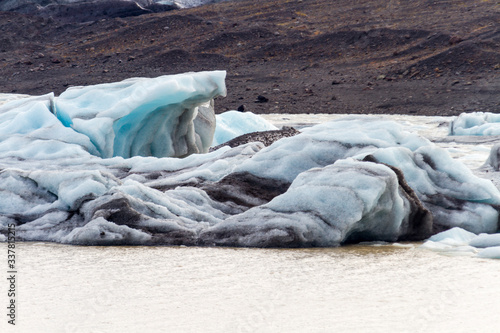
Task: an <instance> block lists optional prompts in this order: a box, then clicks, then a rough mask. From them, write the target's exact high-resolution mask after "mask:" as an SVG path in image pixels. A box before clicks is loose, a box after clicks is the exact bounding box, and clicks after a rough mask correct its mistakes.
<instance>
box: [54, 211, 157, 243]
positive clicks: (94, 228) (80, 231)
mask: <svg viewBox="0 0 500 333" xmlns="http://www.w3.org/2000/svg"><path fill="white" fill-rule="evenodd" d="M150 239H151V235H149V234H147V233H145V232H142V231H139V230H136V229H132V228H130V227H128V226H126V225H116V224H115V223H112V222H109V221H106V220H105V219H104V218H102V217H100V218H97V219H95V220H92V221H90V222H89V223H87V224H86V225H85V226H83V227H79V228H76V229H74V230H73V231H72V232H71V233H69V234H68V235H67V236H65V237H63V238H62V242H63V243H69V244H79V245H126V244H130V245H139V244H145V243H146V242H147V241H148V240H150Z"/></svg>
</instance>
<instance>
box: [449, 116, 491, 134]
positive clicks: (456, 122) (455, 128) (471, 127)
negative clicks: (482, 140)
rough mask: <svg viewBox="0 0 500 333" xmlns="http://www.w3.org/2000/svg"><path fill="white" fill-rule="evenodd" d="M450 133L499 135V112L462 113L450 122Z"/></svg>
mask: <svg viewBox="0 0 500 333" xmlns="http://www.w3.org/2000/svg"><path fill="white" fill-rule="evenodd" d="M449 134H450V135H479V136H482V135H500V114H497V113H490V112H471V113H462V114H460V115H459V116H458V117H456V118H455V119H453V121H452V122H451V123H450V130H449Z"/></svg>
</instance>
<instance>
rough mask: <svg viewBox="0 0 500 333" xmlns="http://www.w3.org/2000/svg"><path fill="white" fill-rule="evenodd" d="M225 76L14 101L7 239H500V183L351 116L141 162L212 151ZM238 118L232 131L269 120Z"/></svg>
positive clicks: (3, 131)
mask: <svg viewBox="0 0 500 333" xmlns="http://www.w3.org/2000/svg"><path fill="white" fill-rule="evenodd" d="M151 80H153V81H151ZM223 80H224V74H223V72H205V73H198V74H193V73H191V74H185V75H178V76H174V77H168V78H166V77H162V78H161V79H156V81H155V79H149V80H145V79H134V80H127V81H123V82H120V83H115V84H107V85H100V86H97V87H96V86H94V87H79V88H72V89H69V90H68V91H67V92H66V93H64V94H63V95H61V96H60V97H54V96H53V95H52V94H48V95H44V96H39V97H30V98H25V99H15V98H13V99H12V98H11V101H10V102H7V103H6V104H4V105H3V106H0V236H2V237H0V240H1V239H5V237H4V235H5V234H6V230H7V227H6V226H7V225H8V224H9V223H15V224H16V225H17V227H16V232H17V236H18V237H19V240H27V241H51V242H60V243H68V244H83V245H118V244H134V245H136V244H162V245H178V244H184V245H225V246H257V247H267V246H273V247H286V246H288V247H296V246H338V245H342V244H345V243H350V242H359V241H377V240H378V241H380V240H384V241H396V240H422V239H425V238H428V237H429V236H430V235H431V234H433V233H437V232H439V231H442V230H445V229H450V228H453V227H456V226H459V227H462V228H464V229H466V230H468V231H469V232H473V233H474V234H480V233H494V232H497V231H498V211H497V207H498V205H499V204H500V192H499V191H498V190H497V189H496V188H495V187H494V186H493V185H492V183H491V182H489V181H487V180H484V179H480V178H478V177H476V176H475V175H473V174H472V173H471V172H470V170H469V169H467V168H466V167H465V166H464V165H462V164H461V163H460V162H458V161H457V160H453V159H452V158H451V157H450V156H449V154H448V153H447V152H446V150H444V149H441V148H438V147H437V146H436V145H435V144H433V143H432V142H430V141H429V140H427V139H425V138H422V137H420V136H418V135H416V134H413V133H409V132H407V131H405V130H404V129H403V127H402V126H400V125H399V124H397V123H395V122H391V121H384V120H377V119H374V118H370V119H366V118H360V117H348V118H344V119H340V120H337V121H332V122H328V123H323V124H320V125H316V126H312V127H309V128H305V129H303V130H301V131H302V133H300V134H298V135H296V136H293V137H288V138H283V139H281V140H279V141H276V142H275V143H273V144H272V145H270V146H269V147H265V146H264V145H263V144H262V143H260V142H251V143H247V144H243V145H240V146H237V147H234V148H230V147H222V148H220V149H217V150H215V151H213V152H210V153H205V154H191V155H189V156H186V157H184V158H177V157H162V155H163V154H159V155H160V156H159V157H155V156H130V154H139V155H140V154H142V153H143V152H146V151H151V150H154V151H156V148H154V149H153V148H144V147H146V146H147V145H148V144H150V146H151V147H153V146H154V145H155V144H153V142H154V140H155V139H158V141H157V143H156V144H159V143H160V142H165V141H167V142H171V143H172V144H171V146H176V145H177V146H182V145H184V146H182V147H186V146H187V145H188V144H187V143H185V142H186V141H189V142H190V143H189V144H191V143H196V147H197V149H198V151H199V152H203V151H206V149H208V146H209V145H210V143H212V137H213V136H214V133H213V130H214V128H213V127H211V126H209V125H207V124H213V121H214V114H213V110H212V109H210V108H203V105H206V104H204V103H207V102H209V101H210V100H211V99H212V98H213V97H214V96H215V95H217V94H223V93H224V85H223V83H224V82H223ZM147 82H149V85H148V84H147ZM151 82H155V83H154V84H151ZM168 87H169V88H168ZM172 87H174V88H175V89H174V88H172ZM167 88H168V89H167ZM127 89H130V90H127ZM127 91H128V93H127ZM135 93H137V94H138V96H136V97H133V96H134V94H135ZM115 94H116V95H115ZM96 96H99V97H96ZM180 96H183V98H184V99H182V98H181V97H180ZM96 98H97V99H96ZM98 101H102V103H99V102H98ZM167 106H168V107H169V108H170V107H172V109H173V110H174V112H178V111H179V110H181V109H182V110H184V107H185V108H186V109H189V110H188V111H187V116H186V117H184V116H182V115H180V116H179V115H178V116H177V119H178V121H180V123H182V124H184V125H185V126H181V127H182V128H183V129H182V130H178V131H177V132H178V133H176V134H175V135H174V138H177V139H174V138H173V137H167V136H168V133H167V132H168V131H169V130H170V129H172V128H177V127H176V126H175V125H174V123H175V121H173V120H172V118H169V116H168V115H166V113H164V112H163V111H160V114H162V115H163V116H165V118H166V119H163V118H161V117H158V116H156V113H155V111H158V110H164V108H166V107H167ZM125 109H126V110H125ZM204 111H207V112H204ZM162 112H163V113H162ZM179 112H180V111H179ZM196 114H198V115H201V117H195V115H196ZM129 115H132V116H130V117H129ZM229 115H230V116H231V117H228V118H230V120H227V122H228V123H227V124H226V126H225V127H226V129H232V128H239V130H241V131H242V132H249V131H253V130H254V129H258V130H262V129H263V126H268V124H266V123H264V122H259V121H256V120H255V119H258V118H257V117H256V116H255V115H251V114H247V113H234V112H233V113H227V114H226V115H224V114H223V116H222V117H223V118H224V117H226V116H229ZM148 117H152V118H154V119H157V120H161V121H156V123H155V124H153V123H151V120H152V119H149V118H148ZM155 117H156V118H155ZM124 118H125V120H123V119H124ZM160 118H161V119H160ZM140 119H141V120H140ZM101 120H102V122H101ZM160 122H161V123H162V124H163V125H161V127H162V129H161V130H160V129H159V127H155V126H157V125H158V123H160ZM139 123H140V124H139ZM196 123H201V125H197V124H196ZM96 124H97V125H96ZM103 124H104V125H106V126H104V125H103ZM178 125H179V124H177V126H178ZM123 126H125V127H123ZM141 126H143V127H142V128H141ZM158 126H160V125H158ZM151 128H156V129H158V131H159V133H158V136H155V133H152V132H149V129H151ZM200 129H201V130H200ZM146 130H148V131H146ZM188 130H189V131H188ZM217 131H222V132H221V133H223V132H224V129H223V127H218V129H217ZM181 132H182V135H181V134H179V133H181ZM188 132H189V133H190V134H189V135H187V133H188ZM147 136H149V137H148V138H146V137H147ZM216 136H217V134H216ZM186 137H189V138H190V139H189V140H188V139H186ZM162 140H164V141H162ZM175 140H179V141H181V142H184V143H182V144H179V143H178V142H177V141H175ZM174 141H175V142H174ZM148 142H149V143H148ZM141 147H142V148H141ZM162 149H164V147H162ZM117 151H120V152H121V153H120V154H117V153H116V152H117ZM178 151H182V152H181V153H179V154H180V155H183V154H185V153H186V150H182V149H179V150H178ZM187 151H189V149H188V150H187ZM123 152H125V153H123ZM114 155H124V156H114ZM144 155H147V154H146V153H144ZM167 155H168V154H167ZM451 230H454V229H451ZM462 234H465V232H463V233H462ZM469 235H470V234H469ZM453 237H455V236H453ZM461 237H462V238H465V237H466V236H463V235H462V236H461ZM478 237H480V236H478ZM481 237H485V236H481ZM433 242H434V244H441V243H439V242H438V241H437V240H436V241H433ZM476 242H483V240H481V238H478V240H476ZM484 242H486V240H484ZM488 242H489V243H488V244H495V243H494V241H493V238H491V239H488ZM462 243H463V244H462V245H461V246H465V247H467V249H468V250H467V251H469V250H470V249H471V248H473V247H472V245H470V244H469V243H468V242H465V241H463V242H462ZM429 244H431V243H429ZM473 244H475V243H473ZM485 244H486V243H485ZM436 246H446V247H450V246H454V245H450V244H446V245H436ZM490 247H491V246H490ZM474 248H475V247H474ZM464 249H465V248H464ZM469 252H470V251H469Z"/></svg>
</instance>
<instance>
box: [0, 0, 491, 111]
mask: <svg viewBox="0 0 500 333" xmlns="http://www.w3.org/2000/svg"><path fill="white" fill-rule="evenodd" d="M62 22H63V21H61V20H56V19H51V18H48V19H47V18H41V17H36V16H29V15H23V14H19V13H13V12H0V77H1V80H0V92H5V93H11V92H14V93H26V94H44V93H48V92H51V91H54V92H55V93H56V94H59V93H61V92H62V91H64V90H65V89H66V88H67V87H68V86H70V85H90V84H97V83H103V82H113V81H119V80H122V79H125V78H129V77H134V76H146V77H155V76H159V75H164V74H174V73H181V72H187V71H200V70H215V69H225V70H227V71H228V76H227V81H226V82H227V87H228V96H227V97H226V98H218V99H217V101H216V108H217V111H218V112H223V111H226V110H230V109H237V108H238V107H240V106H241V105H243V106H244V109H245V110H249V111H253V112H255V113H384V114H416V115H456V114H459V113H461V112H468V111H490V112H499V111H500V93H499V91H500V29H499V28H500V23H499V22H500V4H499V3H498V1H485V0H467V1H446V0H439V1H425V0H416V1H396V0H359V1H352V0H338V1H328V0H307V1H306V0H304V1H300V0H297V1H285V0H261V1H255V0H250V1H245V0H243V1H234V2H224V3H219V4H215V5H208V6H204V7H199V8H192V9H183V10H174V11H169V12H164V13H156V14H147V15H141V16H135V17H125V18H107V19H100V20H98V21H95V22H85V23H72V24H65V23H62ZM258 96H263V97H265V98H260V99H259V98H258Z"/></svg>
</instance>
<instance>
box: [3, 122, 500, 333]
mask: <svg viewBox="0 0 500 333" xmlns="http://www.w3.org/2000/svg"><path fill="white" fill-rule="evenodd" d="M338 117H339V116H331V115H268V116H266V119H268V120H269V121H271V122H273V123H274V124H275V125H276V126H278V127H279V126H281V125H294V126H297V127H301V126H308V125H310V124H313V123H319V122H323V121H326V120H329V119H334V118H338ZM384 117H389V116H384ZM389 119H391V120H396V121H398V122H400V123H402V124H403V125H404V126H405V127H407V128H408V129H409V130H411V131H416V132H418V133H419V134H421V135H423V136H425V137H427V138H430V139H431V140H433V141H435V142H436V143H437V144H438V145H440V146H441V147H443V148H445V149H447V150H448V151H449V152H450V154H452V156H453V157H454V158H457V159H460V160H461V161H462V162H464V163H465V164H466V165H467V166H469V167H470V168H471V169H475V168H478V167H480V166H481V165H482V164H483V163H484V161H485V160H486V158H487V156H488V153H489V148H490V147H491V145H490V144H488V143H484V144H481V143H480V144H478V143H467V142H465V141H464V140H461V141H460V140H458V141H459V142H454V141H449V140H448V141H443V140H441V138H444V137H445V136H446V133H447V123H448V122H449V120H450V118H442V117H408V116H390V118H389ZM420 244H421V243H408V244H402V245H401V244H383V245H380V244H379V245H373V244H372V245H354V246H346V247H341V248H320V249H279V250H278V249H247V248H199V247H143V246H138V247H80V246H68V245H60V244H50V243H18V244H17V249H16V256H17V257H16V260H17V264H18V274H17V290H18V294H17V298H16V299H17V323H16V326H15V327H13V326H11V325H8V324H7V317H6V316H5V314H6V313H7V312H6V310H5V308H6V305H7V297H6V288H5V287H4V285H5V284H4V283H2V284H1V286H2V292H1V295H2V296H1V297H0V301H2V304H5V306H2V308H4V312H5V314H3V315H2V317H3V319H2V320H1V321H0V331H1V332H68V333H80V332H81V333H83V332H97V333H100V332H103V333H104V332H106V333H107V332H140V331H142V332H182V333H183V332H495V331H498V326H499V323H500V319H498V318H499V317H498V308H499V306H500V301H499V299H498V295H499V294H500V285H499V283H498V280H499V275H500V261H499V260H492V259H480V258H477V257H474V256H472V255H471V254H470V253H467V254H466V255H463V256H461V255H457V254H459V253H458V252H454V255H446V254H440V253H435V252H431V251H428V250H424V249H420V248H419V245H420ZM0 249H1V253H4V256H5V260H4V261H6V256H7V244H6V243H1V244H0ZM4 266H6V265H4ZM6 270H7V269H6V267H5V268H4V274H6V273H5V272H6Z"/></svg>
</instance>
